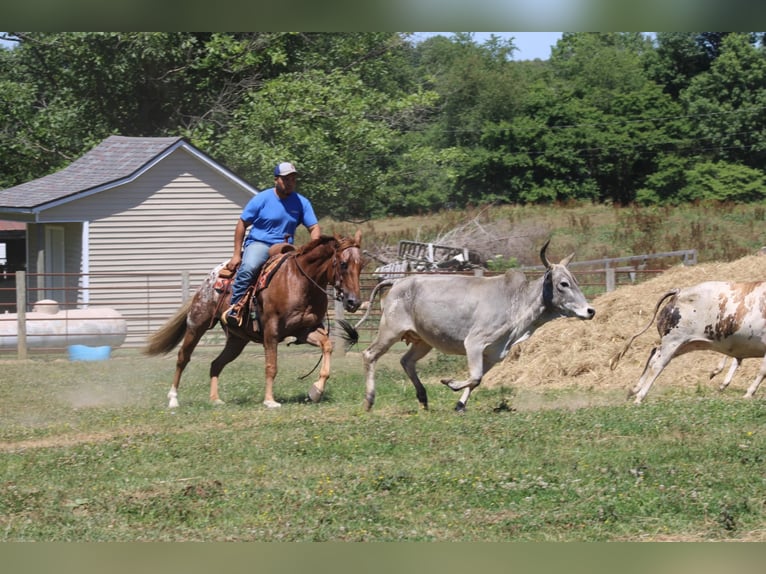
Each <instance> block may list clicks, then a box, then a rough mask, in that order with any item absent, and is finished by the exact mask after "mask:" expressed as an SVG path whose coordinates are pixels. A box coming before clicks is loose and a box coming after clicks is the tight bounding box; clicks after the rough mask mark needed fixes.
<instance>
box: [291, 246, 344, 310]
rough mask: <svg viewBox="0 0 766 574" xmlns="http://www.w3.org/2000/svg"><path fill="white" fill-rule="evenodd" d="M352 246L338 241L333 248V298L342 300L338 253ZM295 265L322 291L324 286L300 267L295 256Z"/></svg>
mask: <svg viewBox="0 0 766 574" xmlns="http://www.w3.org/2000/svg"><path fill="white" fill-rule="evenodd" d="M350 247H353V244H348V245H343V244H342V243H338V246H337V247H336V248H335V249H334V251H333V255H332V261H331V266H332V274H333V287H334V288H335V300H336V301H341V300H343V285H342V284H341V281H340V277H341V273H340V261H339V260H338V253H339V252H341V251H345V250H346V249H348V248H350ZM295 266H296V267H297V268H298V271H300V272H301V274H302V275H303V276H304V277H305V278H306V279H308V280H309V281H310V282H311V283H312V284H313V285H314V286H315V287H317V288H318V289H319V290H320V291H324V290H325V288H324V287H322V286H321V285H320V284H319V283H317V282H316V281H315V280H314V278H313V277H311V276H310V275H309V274H308V273H306V271H305V269H303V267H301V264H300V263H299V262H298V258H297V257H295Z"/></svg>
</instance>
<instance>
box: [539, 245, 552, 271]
mask: <svg viewBox="0 0 766 574" xmlns="http://www.w3.org/2000/svg"><path fill="white" fill-rule="evenodd" d="M550 242H551V240H550V238H549V239H548V241H546V242H545V245H543V248H542V249H541V250H540V261H542V262H543V265H545V268H546V269H550V268H551V264H550V261H548V258H547V257H546V256H545V250H546V249H548V244H549V243H550Z"/></svg>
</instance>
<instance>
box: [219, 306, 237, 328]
mask: <svg viewBox="0 0 766 574" xmlns="http://www.w3.org/2000/svg"><path fill="white" fill-rule="evenodd" d="M235 307H236V305H232V306H231V307H229V308H228V309H226V310H225V311H224V312H223V313H221V323H223V324H224V325H226V326H227V327H230V328H239V327H242V318H241V317H240V316H239V314H238V313H235V314H232V313H234V308H235Z"/></svg>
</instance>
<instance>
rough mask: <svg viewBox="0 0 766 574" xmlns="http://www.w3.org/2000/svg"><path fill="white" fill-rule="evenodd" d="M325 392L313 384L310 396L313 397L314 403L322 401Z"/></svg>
mask: <svg viewBox="0 0 766 574" xmlns="http://www.w3.org/2000/svg"><path fill="white" fill-rule="evenodd" d="M323 394H324V392H323V391H321V390H319V387H317V386H316V385H311V388H310V389H309V398H310V399H311V402H312V403H318V402H319V401H321V400H322V395H323Z"/></svg>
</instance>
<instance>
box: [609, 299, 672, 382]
mask: <svg viewBox="0 0 766 574" xmlns="http://www.w3.org/2000/svg"><path fill="white" fill-rule="evenodd" d="M679 292H680V289H671V290H670V291H668V292H667V293H665V294H664V295H663V296H662V297H660V299H659V301H657V305H655V306H654V313H653V314H652V318H651V319H650V320H649V322H648V323H647V324H646V326H645V327H644V328H643V329H641V330H640V331H639V332H638V333H636V334H635V335H633V336H632V337H631V338H630V339H628V342H627V343H625V346H624V347H623V348H622V351H620V352H619V353H617V354H616V355H615V356H614V357H612V358H611V359H609V368H610V369H611V370H612V371H614V369H615V368H616V367H617V363H619V362H620V359H622V357H623V356H624V355H625V353H626V352H627V351H628V349H629V348H630V346H631V345H632V344H633V341H635V340H636V339H637V338H638V337H640V336H641V335H643V334H644V333H645V332H646V330H647V329H648V328H649V327H651V326H652V323H654V319H655V318H656V317H657V311H659V310H660V305H662V303H663V301H665V299H667V298H668V297H671V296H675V295H678V293H679Z"/></svg>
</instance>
